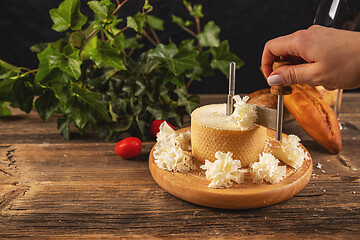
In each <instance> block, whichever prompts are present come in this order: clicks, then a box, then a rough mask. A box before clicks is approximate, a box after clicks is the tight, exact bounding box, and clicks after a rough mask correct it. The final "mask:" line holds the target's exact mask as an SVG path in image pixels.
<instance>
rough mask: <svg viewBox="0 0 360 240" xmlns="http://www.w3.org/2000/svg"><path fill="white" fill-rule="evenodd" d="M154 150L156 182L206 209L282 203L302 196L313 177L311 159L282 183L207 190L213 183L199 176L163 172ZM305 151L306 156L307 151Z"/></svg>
mask: <svg viewBox="0 0 360 240" xmlns="http://www.w3.org/2000/svg"><path fill="white" fill-rule="evenodd" d="M187 130H190V128H183V129H180V130H178V131H179V132H185V131H187ZM268 136H269V137H273V136H274V131H272V130H268ZM155 146H156V144H155V145H154V146H153V148H152V150H151V152H150V155H149V168H150V172H151V175H152V177H153V178H154V180H155V182H156V183H157V184H159V186H160V187H162V188H163V189H164V190H165V191H167V192H169V193H170V194H172V195H174V196H176V197H178V198H181V199H183V200H185V201H188V202H191V203H195V204H198V205H202V206H206V207H213V208H225V209H247V208H258V207H265V206H269V205H273V204H276V203H280V202H282V201H285V200H287V199H289V198H291V197H292V196H294V195H295V194H297V193H299V192H300V191H301V190H302V189H303V188H304V187H305V186H306V185H307V184H308V182H309V180H310V178H311V173H312V160H311V157H310V159H309V160H306V161H304V163H303V165H302V166H301V167H300V169H299V170H297V171H296V172H290V173H288V174H287V175H286V178H285V179H284V180H283V181H281V182H280V183H277V184H269V183H266V182H264V183H262V184H255V183H252V182H250V181H247V182H246V183H241V184H236V183H234V184H233V186H231V187H230V188H225V189H214V188H209V187H208V185H209V183H210V182H211V181H210V180H207V179H206V178H205V177H204V176H200V175H199V174H194V173H178V172H169V171H166V170H163V169H160V168H159V167H158V166H157V164H156V163H155V161H154V160H155V159H154V156H153V151H154V148H155ZM303 148H304V147H303ZM304 149H305V148H304ZM305 151H306V152H307V150H306V149H305ZM309 156H310V154H309ZM287 168H290V167H287Z"/></svg>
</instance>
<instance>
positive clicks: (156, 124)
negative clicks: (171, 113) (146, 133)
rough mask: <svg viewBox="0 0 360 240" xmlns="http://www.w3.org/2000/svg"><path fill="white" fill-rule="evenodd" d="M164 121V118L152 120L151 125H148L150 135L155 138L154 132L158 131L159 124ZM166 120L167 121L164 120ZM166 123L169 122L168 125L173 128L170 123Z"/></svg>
mask: <svg viewBox="0 0 360 240" xmlns="http://www.w3.org/2000/svg"><path fill="white" fill-rule="evenodd" d="M163 122H165V120H154V121H153V122H152V123H151V126H150V133H151V136H153V137H154V138H156V134H157V133H158V132H159V131H160V129H159V128H160V125H161V124H162V123H163ZM166 122H167V121H166ZM167 124H169V126H170V127H171V128H172V129H174V130H175V127H174V126H173V125H171V123H169V122H167Z"/></svg>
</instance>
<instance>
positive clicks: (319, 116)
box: [284, 84, 342, 153]
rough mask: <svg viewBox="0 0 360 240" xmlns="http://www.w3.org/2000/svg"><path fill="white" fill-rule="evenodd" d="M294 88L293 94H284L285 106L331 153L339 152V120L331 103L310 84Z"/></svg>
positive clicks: (308, 132) (340, 145)
mask: <svg viewBox="0 0 360 240" xmlns="http://www.w3.org/2000/svg"><path fill="white" fill-rule="evenodd" d="M292 89H293V92H292V94H290V95H286V96H284V104H285V107H286V108H287V109H288V110H289V112H290V113H291V114H292V115H293V116H294V117H295V119H296V120H297V122H298V123H299V125H300V126H301V127H302V128H303V129H304V130H305V131H306V132H307V134H309V136H311V137H312V138H313V139H314V140H315V141H317V142H318V143H319V144H320V145H322V146H323V147H325V148H326V149H327V150H329V151H330V152H331V153H339V152H340V150H341V147H342V142H341V132H340V127H339V121H338V119H337V116H336V115H335V113H334V111H333V110H332V109H331V107H330V106H329V104H327V103H326V102H325V101H324V100H323V99H322V98H321V97H320V94H319V92H317V91H316V90H315V89H314V88H313V87H310V86H309V85H306V84H304V85H293V86H292Z"/></svg>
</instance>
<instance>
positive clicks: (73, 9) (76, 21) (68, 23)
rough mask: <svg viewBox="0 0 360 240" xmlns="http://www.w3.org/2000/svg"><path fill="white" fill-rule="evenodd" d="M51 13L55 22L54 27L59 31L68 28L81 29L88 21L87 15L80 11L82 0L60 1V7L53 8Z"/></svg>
mask: <svg viewBox="0 0 360 240" xmlns="http://www.w3.org/2000/svg"><path fill="white" fill-rule="evenodd" d="M49 13H50V17H51V19H52V21H53V22H54V25H53V26H52V29H54V30H55V31H58V32H64V31H66V30H67V29H68V28H71V30H81V27H82V26H83V25H84V24H85V23H86V21H87V17H85V16H84V15H83V14H82V13H81V12H80V0H65V1H63V2H62V3H60V5H59V7H58V8H54V9H51V10H50V11H49Z"/></svg>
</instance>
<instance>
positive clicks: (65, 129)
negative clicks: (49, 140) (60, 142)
mask: <svg viewBox="0 0 360 240" xmlns="http://www.w3.org/2000/svg"><path fill="white" fill-rule="evenodd" d="M70 122H71V121H70V119H68V118H67V117H66V116H65V118H58V119H56V123H57V126H58V132H59V133H60V134H61V135H63V136H64V137H65V138H66V139H67V140H70Z"/></svg>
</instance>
